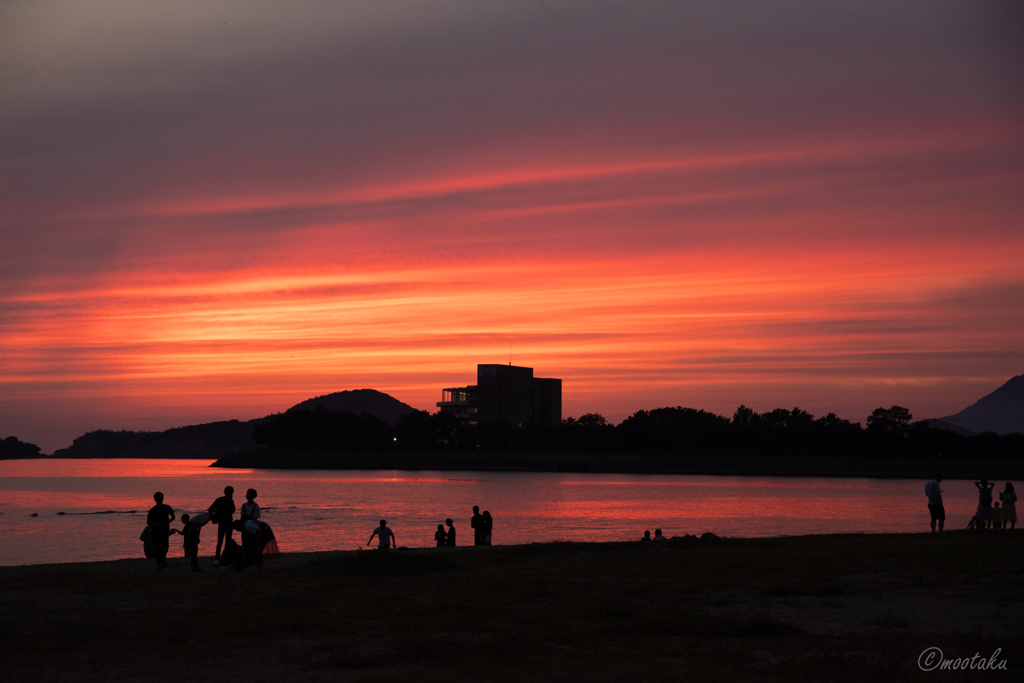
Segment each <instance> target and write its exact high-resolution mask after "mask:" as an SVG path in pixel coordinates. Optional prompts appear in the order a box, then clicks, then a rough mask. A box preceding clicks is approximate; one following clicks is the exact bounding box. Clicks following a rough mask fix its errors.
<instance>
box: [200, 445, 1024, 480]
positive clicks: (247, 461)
mask: <svg viewBox="0 0 1024 683" xmlns="http://www.w3.org/2000/svg"><path fill="white" fill-rule="evenodd" d="M210 467H217V468H224V469H260V470H363V471H365V470H402V471H412V472H422V471H436V472H534V473H566V474H682V475H710V476H748V477H839V478H865V479H925V480H927V479H930V478H931V477H933V476H934V475H935V473H936V472H942V475H943V477H944V478H945V479H980V478H982V477H985V478H988V479H990V480H994V479H1007V480H1021V479H1024V460H1022V461H1021V462H1017V463H1009V462H1005V461H995V460H975V461H964V460H956V459H952V458H934V459H930V460H915V459H909V458H885V457H879V458H866V457H865V458H851V457H832V458H830V457H828V456H648V455H645V456H640V455H618V454H614V455H609V454H593V455H580V454H550V453H525V454H515V453H514V454H466V453H441V454H438V453H338V452H303V451H267V452H258V451H251V452H245V453H232V454H228V455H225V456H223V457H221V458H220V459H218V460H216V461H215V462H213V463H212V464H211V465H210Z"/></svg>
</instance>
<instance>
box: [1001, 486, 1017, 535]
mask: <svg viewBox="0 0 1024 683" xmlns="http://www.w3.org/2000/svg"><path fill="white" fill-rule="evenodd" d="M999 500H1001V501H1003V528H1004V529H1006V528H1010V529H1013V528H1015V527H1016V526H1017V493H1016V492H1015V491H1014V490H1013V484H1011V483H1010V482H1006V488H1005V489H1003V490H1002V491H1000V492H999ZM1007 524H1009V525H1010V526H1009V527H1007V526H1006V525H1007Z"/></svg>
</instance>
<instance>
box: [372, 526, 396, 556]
mask: <svg viewBox="0 0 1024 683" xmlns="http://www.w3.org/2000/svg"><path fill="white" fill-rule="evenodd" d="M374 536H376V537H377V540H378V541H379V545H378V546H377V547H378V548H379V549H380V550H387V549H388V548H390V547H391V545H392V544H394V545H395V546H396V547H397V546H398V542H397V541H396V540H395V534H394V533H392V531H391V529H389V528H388V521H387V520H386V519H382V520H380V526H379V527H378V528H376V529H374V530H373V533H372V534H370V540H369V541H367V542H366V545H370V544H371V543H373V537H374Z"/></svg>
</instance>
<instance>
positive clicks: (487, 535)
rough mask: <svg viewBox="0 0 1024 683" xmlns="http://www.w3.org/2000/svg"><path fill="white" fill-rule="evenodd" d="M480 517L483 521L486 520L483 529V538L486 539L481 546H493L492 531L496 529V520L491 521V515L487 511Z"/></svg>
mask: <svg viewBox="0 0 1024 683" xmlns="http://www.w3.org/2000/svg"><path fill="white" fill-rule="evenodd" d="M480 516H481V517H483V519H484V528H483V537H484V539H483V543H482V544H481V545H490V544H491V530H492V529H493V528H494V520H493V519H491V513H490V512H488V511H487V510H484V512H483V514H482V515H480Z"/></svg>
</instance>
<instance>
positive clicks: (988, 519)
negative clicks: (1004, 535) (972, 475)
mask: <svg viewBox="0 0 1024 683" xmlns="http://www.w3.org/2000/svg"><path fill="white" fill-rule="evenodd" d="M941 483H942V474H941V473H939V474H936V475H935V478H934V479H932V480H930V481H929V482H928V483H927V484H925V485H924V493H925V495H926V496H928V512H929V513H930V514H931V518H932V522H931V524H932V533H934V532H935V531H936V525H938V531H942V529H943V527H944V526H945V524H946V509H945V507H943V504H942V489H941V487H940V484H941ZM974 486H975V487H976V488H977V489H978V510H977V513H976V514H975V515H974V516H973V517H971V521H969V522H968V523H967V528H968V529H1014V528H1016V526H1017V493H1016V492H1015V491H1014V490H1013V483H1011V482H1006V487H1005V488H1004V489H1003V490H1002V491H1000V492H999V501H1000V502H998V503H997V502H994V501H993V496H992V492H993V489H994V488H995V486H996V485H995V482H990V481H989V480H988V479H982V480H981V481H976V482H974ZM1000 505H1002V507H1000Z"/></svg>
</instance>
